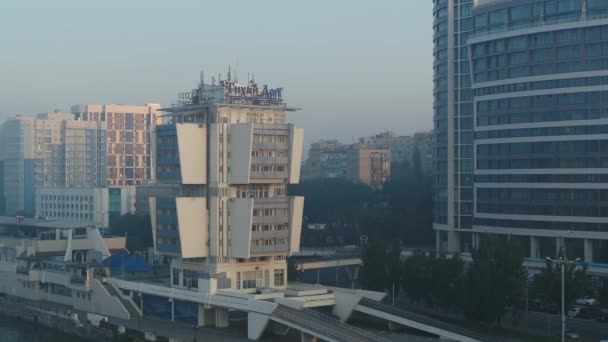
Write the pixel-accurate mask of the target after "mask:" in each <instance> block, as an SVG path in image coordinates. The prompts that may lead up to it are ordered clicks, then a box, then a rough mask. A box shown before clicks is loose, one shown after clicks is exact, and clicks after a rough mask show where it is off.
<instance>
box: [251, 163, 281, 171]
mask: <svg viewBox="0 0 608 342" xmlns="http://www.w3.org/2000/svg"><path fill="white" fill-rule="evenodd" d="M285 170H287V165H253V164H252V165H251V172H285Z"/></svg>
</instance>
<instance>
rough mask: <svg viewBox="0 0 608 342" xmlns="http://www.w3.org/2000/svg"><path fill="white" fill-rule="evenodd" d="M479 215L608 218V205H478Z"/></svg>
mask: <svg viewBox="0 0 608 342" xmlns="http://www.w3.org/2000/svg"><path fill="white" fill-rule="evenodd" d="M477 212H478V213H487V214H505V215H543V216H577V217H607V216H608V205H603V206H591V205H589V204H586V203H581V204H579V205H574V204H573V205H545V204H538V203H535V204H534V205H530V204H529V203H523V204H519V203H517V204H511V203H507V202H505V201H502V202H501V203H477Z"/></svg>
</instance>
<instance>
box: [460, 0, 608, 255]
mask: <svg viewBox="0 0 608 342" xmlns="http://www.w3.org/2000/svg"><path fill="white" fill-rule="evenodd" d="M473 15H474V18H475V23H474V26H475V31H474V34H473V36H472V37H471V38H470V39H469V40H468V43H469V46H470V55H471V66H472V71H473V92H474V104H475V115H474V117H475V121H474V122H475V161H476V163H475V210H474V216H475V219H474V222H473V227H472V228H473V231H474V232H495V233H500V234H509V235H511V236H514V237H515V238H519V239H521V240H522V242H524V243H526V244H528V245H529V248H530V249H529V251H530V256H531V257H536V258H540V257H544V256H550V255H555V253H557V252H558V251H559V250H561V249H562V248H564V249H565V250H566V252H567V254H568V256H570V257H581V258H584V259H585V260H586V261H594V260H596V261H597V260H598V259H604V260H605V258H606V256H605V255H600V254H599V251H600V248H597V247H600V246H604V247H605V246H606V241H607V240H608V1H605V0H586V1H585V0H559V1H557V0H533V1H517V0H510V1H490V0H485V1H484V0H478V1H476V3H475V6H474V9H473ZM473 237H474V239H473V241H476V235H474V236H473ZM602 249H603V250H605V249H606V248H602Z"/></svg>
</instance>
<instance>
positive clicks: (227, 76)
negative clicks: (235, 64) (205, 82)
mask: <svg viewBox="0 0 608 342" xmlns="http://www.w3.org/2000/svg"><path fill="white" fill-rule="evenodd" d="M230 76H231V74H230V64H228V76H227V77H228V82H230V81H232V80H231V79H230Z"/></svg>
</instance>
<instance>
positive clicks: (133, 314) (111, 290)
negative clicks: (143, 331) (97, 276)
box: [103, 283, 141, 319]
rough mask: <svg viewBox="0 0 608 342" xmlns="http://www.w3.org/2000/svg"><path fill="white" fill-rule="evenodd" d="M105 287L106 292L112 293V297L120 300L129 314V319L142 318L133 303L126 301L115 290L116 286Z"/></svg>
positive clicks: (106, 285) (105, 285) (108, 285)
mask: <svg viewBox="0 0 608 342" xmlns="http://www.w3.org/2000/svg"><path fill="white" fill-rule="evenodd" d="M103 287H105V288H106V290H107V291H108V292H109V293H110V295H112V296H114V297H116V298H118V300H120V302H121V303H122V305H123V306H124V307H125V309H127V311H128V312H129V319H135V318H139V317H141V315H140V314H139V311H137V309H136V308H135V307H134V306H133V303H131V302H130V301H128V300H126V299H124V298H123V297H122V296H121V295H120V293H118V291H116V289H115V288H114V286H112V284H108V283H103Z"/></svg>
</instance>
